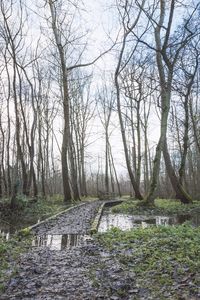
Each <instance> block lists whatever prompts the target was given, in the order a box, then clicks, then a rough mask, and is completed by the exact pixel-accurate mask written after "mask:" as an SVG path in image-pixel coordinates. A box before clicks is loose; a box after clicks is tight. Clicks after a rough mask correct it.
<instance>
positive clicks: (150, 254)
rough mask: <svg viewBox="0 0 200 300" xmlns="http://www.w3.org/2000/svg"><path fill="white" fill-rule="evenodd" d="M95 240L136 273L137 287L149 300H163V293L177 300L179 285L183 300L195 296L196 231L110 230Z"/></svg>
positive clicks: (199, 261) (199, 254) (199, 282)
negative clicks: (149, 295)
mask: <svg viewBox="0 0 200 300" xmlns="http://www.w3.org/2000/svg"><path fill="white" fill-rule="evenodd" d="M96 238H97V239H98V240H99V241H100V243H101V244H103V245H104V246H105V247H106V248H108V249H109V250H111V252H112V253H113V255H115V256H117V257H118V259H119V260H120V261H121V263H122V264H123V265H124V266H125V267H127V268H129V269H131V270H132V271H134V272H135V273H136V278H137V284H138V286H139V287H141V288H146V289H148V290H149V291H150V293H151V295H153V296H154V297H155V298H153V299H166V298H165V297H163V293H164V291H165V292H168V293H169V296H168V299H179V298H178V297H179V287H180V286H181V285H182V287H181V291H182V292H183V293H185V294H186V295H187V297H188V298H186V299H190V298H189V296H191V295H193V294H195V295H197V293H198V286H200V275H199V270H200V243H199V241H200V229H199V228H193V227H191V226H188V225H182V226H176V227H174V226H168V227H164V226H159V227H154V226H153V227H149V228H145V229H142V228H138V229H134V230H130V231H121V230H119V229H116V228H113V229H112V230H110V231H109V232H107V233H105V234H98V235H97V236H96ZM184 284H186V286H185V288H184ZM181 299H182V298H181ZM183 299H185V298H183ZM195 299H196V298H195Z"/></svg>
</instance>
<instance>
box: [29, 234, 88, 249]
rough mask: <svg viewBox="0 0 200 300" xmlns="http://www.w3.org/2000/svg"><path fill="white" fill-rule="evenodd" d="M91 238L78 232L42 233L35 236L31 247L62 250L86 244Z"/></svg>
mask: <svg viewBox="0 0 200 300" xmlns="http://www.w3.org/2000/svg"><path fill="white" fill-rule="evenodd" d="M89 240H91V236H89V235H80V234H44V235H42V236H35V238H34V240H33V241H32V246H33V247H44V248H46V247H47V248H49V249H50V250H64V249H70V248H72V247H78V246H81V245H85V244H87V242H88V241H89Z"/></svg>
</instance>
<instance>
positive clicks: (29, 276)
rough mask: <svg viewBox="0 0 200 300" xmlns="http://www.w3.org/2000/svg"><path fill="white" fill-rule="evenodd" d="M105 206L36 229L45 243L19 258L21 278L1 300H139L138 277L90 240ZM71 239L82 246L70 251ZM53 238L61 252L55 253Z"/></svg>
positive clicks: (91, 207)
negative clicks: (92, 224) (135, 294)
mask: <svg viewBox="0 0 200 300" xmlns="http://www.w3.org/2000/svg"><path fill="white" fill-rule="evenodd" d="M101 204H102V202H100V201H96V202H92V203H87V204H84V205H81V206H78V207H75V208H73V209H72V210H70V211H69V212H66V213H64V214H61V215H60V216H58V217H56V218H55V219H52V220H50V221H49V222H46V223H42V224H41V225H39V226H37V227H35V228H34V229H33V231H34V234H35V235H36V238H37V239H38V238H39V239H40V238H41V237H42V236H43V237H44V236H45V238H46V240H45V242H41V243H40V242H39V243H38V242H35V244H34V245H35V246H34V247H33V248H32V249H31V250H30V251H29V252H28V253H26V254H24V255H21V257H20V260H19V263H18V266H19V268H18V272H17V274H16V276H15V277H14V278H12V279H11V280H10V282H9V283H8V285H7V288H6V291H5V293H4V294H3V295H1V296H0V299H2V300H3V299H4V300H6V299H13V300H14V299H16V300H17V299H24V300H26V299H32V300H40V299H52V300H57V299H69V300H71V299H74V300H82V299H88V300H90V299H91V300H92V299H111V300H117V299H135V298H134V296H133V295H134V293H135V289H134V288H135V280H134V274H133V273H131V272H130V271H128V270H125V269H124V267H122V265H121V264H120V263H119V262H118V261H117V260H116V259H115V257H114V256H113V255H111V254H110V253H109V252H106V251H105V249H103V248H102V247H101V246H100V245H98V244H97V242H95V241H94V240H93V239H91V238H90V237H89V233H90V228H91V223H92V221H93V220H94V217H95V215H96V213H97V211H98V209H99V207H100V205H101ZM70 235H72V236H73V237H74V235H76V236H79V237H82V238H79V241H80V243H78V244H77V245H70V244H69V243H68V242H67V241H68V240H69V237H70ZM55 237H56V238H57V239H56V241H57V244H56V245H57V246H59V245H58V244H59V241H60V247H57V248H56V249H57V250H55V247H54V248H52V247H51V246H52V243H51V242H52V241H53V239H54V238H55ZM59 237H60V239H59ZM41 239H42V238H41Z"/></svg>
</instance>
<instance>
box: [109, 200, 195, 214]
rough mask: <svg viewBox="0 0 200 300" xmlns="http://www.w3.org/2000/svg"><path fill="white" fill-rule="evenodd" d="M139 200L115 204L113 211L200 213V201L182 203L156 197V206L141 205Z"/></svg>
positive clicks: (129, 212) (132, 212)
mask: <svg viewBox="0 0 200 300" xmlns="http://www.w3.org/2000/svg"><path fill="white" fill-rule="evenodd" d="M138 203H139V201H134V200H128V201H126V202H124V203H122V204H120V205H117V206H114V207H113V208H112V211H113V212H115V213H128V214H134V215H140V214H141V215H144V214H146V215H176V214H193V213H195V212H197V211H198V212H199V213H200V201H194V203H193V204H187V205H185V204H182V203H181V202H180V201H179V200H170V199H156V200H155V207H153V208H152V207H151V208H149V207H141V206H139V205H138Z"/></svg>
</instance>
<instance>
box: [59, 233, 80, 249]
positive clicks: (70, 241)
mask: <svg viewBox="0 0 200 300" xmlns="http://www.w3.org/2000/svg"><path fill="white" fill-rule="evenodd" d="M77 245H78V235H77V234H63V235H62V240H61V250H63V249H66V248H70V247H73V246H77Z"/></svg>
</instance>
